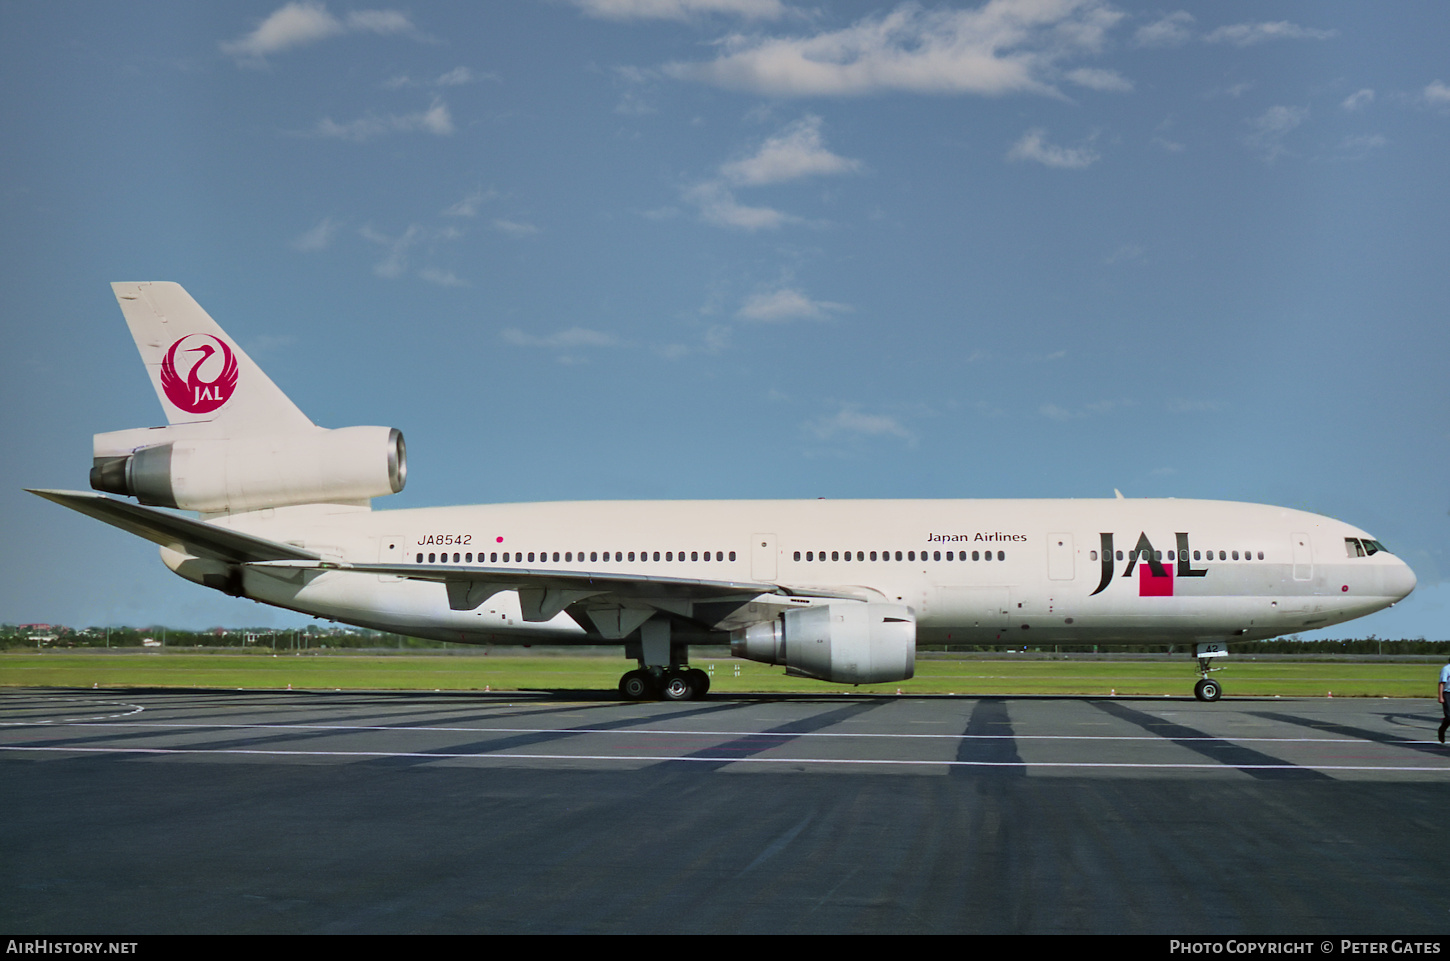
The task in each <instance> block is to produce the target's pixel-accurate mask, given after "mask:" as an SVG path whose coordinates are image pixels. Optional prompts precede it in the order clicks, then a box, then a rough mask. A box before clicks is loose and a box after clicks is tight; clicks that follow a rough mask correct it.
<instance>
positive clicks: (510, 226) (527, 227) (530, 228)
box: [493, 217, 543, 237]
mask: <svg viewBox="0 0 1450 961" xmlns="http://www.w3.org/2000/svg"><path fill="white" fill-rule="evenodd" d="M493 229H494V230H497V231H498V232H499V233H504V234H508V235H510V236H512V237H532V236H533V235H534V234H537V233H542V232H543V231H541V230H540V229H539V228H538V227H535V226H534V225H533V224H528V223H524V222H523V221H519V220H505V219H503V218H502V217H495V218H493Z"/></svg>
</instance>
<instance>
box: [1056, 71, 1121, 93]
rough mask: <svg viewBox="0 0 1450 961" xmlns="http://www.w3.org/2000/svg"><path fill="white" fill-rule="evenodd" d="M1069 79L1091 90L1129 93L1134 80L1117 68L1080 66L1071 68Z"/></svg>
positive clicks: (1068, 74)
mask: <svg viewBox="0 0 1450 961" xmlns="http://www.w3.org/2000/svg"><path fill="white" fill-rule="evenodd" d="M1067 79H1069V80H1071V81H1072V82H1073V83H1075V84H1077V85H1078V86H1079V87H1087V88H1088V89H1089V90H1101V91H1103V92H1104V93H1128V92H1130V91H1131V90H1132V89H1133V81H1131V80H1129V79H1128V78H1127V77H1124V76H1123V75H1122V74H1120V73H1118V72H1117V71H1116V70H1100V69H1097V68H1095V67H1079V68H1078V69H1076V70H1069V71H1068V73H1067Z"/></svg>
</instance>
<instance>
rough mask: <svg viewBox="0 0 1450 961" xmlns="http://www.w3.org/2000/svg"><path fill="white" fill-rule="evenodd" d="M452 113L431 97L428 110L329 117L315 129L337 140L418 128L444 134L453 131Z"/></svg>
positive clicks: (424, 131) (370, 138)
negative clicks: (338, 119)
mask: <svg viewBox="0 0 1450 961" xmlns="http://www.w3.org/2000/svg"><path fill="white" fill-rule="evenodd" d="M453 129H454V128H453V117H452V115H451V114H450V113H449V112H448V105H447V104H445V103H444V102H443V101H441V100H435V101H433V105H432V106H431V107H429V108H428V109H427V110H422V111H419V112H418V113H408V114H389V115H387V116H385V117H359V118H358V119H357V120H352V121H349V122H348V123H337V122H336V121H334V120H333V119H332V118H331V117H324V118H323V119H322V120H319V121H318V122H317V133H318V135H319V136H323V137H336V138H338V139H340V140H354V141H357V142H358V143H362V142H363V141H365V140H372V139H374V138H376V137H381V136H384V135H386V134H390V133H410V132H413V131H420V132H423V133H431V134H435V135H437V136H440V137H446V136H448V135H449V134H451V133H453Z"/></svg>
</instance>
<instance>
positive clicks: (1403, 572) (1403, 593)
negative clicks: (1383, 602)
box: [1385, 561, 1419, 601]
mask: <svg viewBox="0 0 1450 961" xmlns="http://www.w3.org/2000/svg"><path fill="white" fill-rule="evenodd" d="M1418 583H1419V581H1418V580H1417V579H1416V578H1415V572H1414V571H1412V570H1410V565H1409V564H1406V563H1405V562H1404V561H1400V562H1399V563H1398V564H1396V565H1395V566H1394V567H1392V568H1390V569H1389V570H1388V571H1386V572H1385V589H1386V590H1385V593H1387V594H1389V595H1391V596H1392V597H1394V599H1395V600H1396V601H1402V600H1404V599H1405V598H1407V597H1409V596H1410V592H1411V591H1413V590H1414V589H1415V585H1416V584H1418Z"/></svg>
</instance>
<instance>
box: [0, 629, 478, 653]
mask: <svg viewBox="0 0 1450 961" xmlns="http://www.w3.org/2000/svg"><path fill="white" fill-rule="evenodd" d="M461 646H463V645H459V644H449V643H446V642H444V641H425V640H422V639H420V638H416V637H405V636H403V635H401V634H389V633H385V632H383V631H365V630H361V629H358V628H340V627H333V626H330V625H329V626H323V625H317V624H310V625H308V626H307V627H304V628H298V629H296V630H277V629H275V628H266V627H246V628H220V627H218V628H211V629H209V630H205V631H189V630H177V629H176V628H170V627H162V626H156V627H87V628H70V627H65V626H63V625H58V624H0V649H3V650H17V649H21V650H23V649H29V650H37V649H39V650H65V649H72V648H88V649H93V648H143V649H144V648H153V647H154V648H178V649H180V648H192V649H195V648H253V649H265V650H277V651H283V650H287V651H292V650H336V649H353V650H369V649H379V648H381V649H387V650H429V649H437V650H441V649H443V648H449V647H461Z"/></svg>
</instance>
